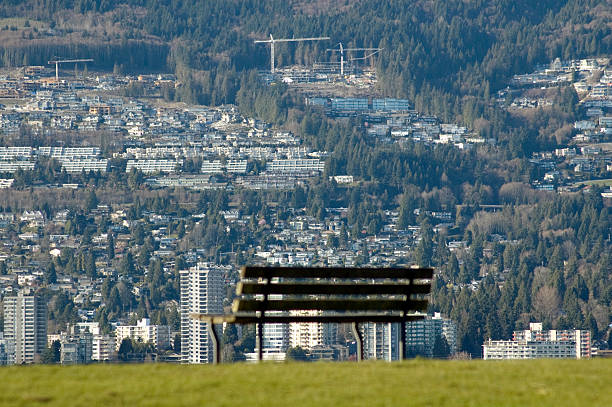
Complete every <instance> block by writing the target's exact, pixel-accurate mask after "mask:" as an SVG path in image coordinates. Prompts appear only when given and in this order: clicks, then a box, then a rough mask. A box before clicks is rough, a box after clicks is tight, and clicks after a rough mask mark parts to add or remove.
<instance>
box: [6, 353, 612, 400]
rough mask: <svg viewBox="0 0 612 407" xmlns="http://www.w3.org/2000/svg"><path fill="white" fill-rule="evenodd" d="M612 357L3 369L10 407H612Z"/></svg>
mask: <svg viewBox="0 0 612 407" xmlns="http://www.w3.org/2000/svg"><path fill="white" fill-rule="evenodd" d="M611 381H612V360H601V359H600V360H584V361H576V360H562V361H552V360H534V361H504V362H491V361H487V362H485V361H429V360H413V361H408V362H403V363H385V362H365V363H361V364H356V363H276V364H262V365H246V364H233V365H222V366H180V365H166V364H149V365H90V366H75V367H62V366H25V367H5V368H0V405H2V406H38V405H46V406H245V407H252V406H491V407H498V406H519V407H529V406H534V407H535V406H537V407H541V406H555V407H559V406H589V407H594V406H611V405H612V391H611V390H610V389H611V387H610V382H611Z"/></svg>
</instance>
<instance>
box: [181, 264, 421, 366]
mask: <svg viewBox="0 0 612 407" xmlns="http://www.w3.org/2000/svg"><path fill="white" fill-rule="evenodd" d="M432 277H433V269H431V268H341V267H251V266H247V267H243V268H242V270H241V273H240V278H241V280H240V282H239V283H238V285H237V287H236V294H237V296H238V298H236V299H235V300H234V302H233V304H232V314H229V315H207V314H191V317H192V318H194V319H198V320H200V321H204V322H207V328H208V333H209V336H210V339H211V342H212V347H213V349H214V357H213V362H214V363H218V362H219V360H220V346H219V339H218V337H217V333H216V331H215V329H214V326H215V325H217V324H222V323H236V324H257V337H256V348H257V358H258V360H262V357H263V324H265V323H291V322H325V323H350V324H352V331H353V334H354V335H355V338H356V341H357V360H358V361H360V360H362V359H363V338H362V336H361V333H360V331H359V326H358V324H359V323H363V322H379V323H390V322H391V323H393V322H397V323H400V324H401V330H400V336H401V341H400V348H399V357H400V360H402V359H403V358H404V353H405V349H406V322H410V321H415V320H419V319H422V318H424V314H423V312H425V311H426V310H427V304H428V303H427V295H428V294H429V292H430V290H431V279H432ZM300 311H310V312H308V313H300ZM313 311H314V312H313Z"/></svg>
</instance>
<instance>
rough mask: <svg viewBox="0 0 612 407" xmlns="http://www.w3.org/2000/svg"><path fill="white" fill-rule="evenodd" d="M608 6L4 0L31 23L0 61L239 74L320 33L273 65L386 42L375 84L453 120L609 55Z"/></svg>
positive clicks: (6, 13)
mask: <svg viewBox="0 0 612 407" xmlns="http://www.w3.org/2000/svg"><path fill="white" fill-rule="evenodd" d="M610 14H611V11H610V8H609V5H608V4H607V2H606V1H593V0H562V1H557V0H544V1H538V2H532V1H527V0H521V1H513V0H503V1H491V0H477V1H470V2H466V1H463V0H449V1H444V2H430V1H425V0H413V1H392V2H379V1H374V0H361V1H357V0H345V1H329V0H318V1H304V0H294V1H282V0H273V1H266V2H261V1H257V0H223V1H221V0H212V1H211V0H206V1H204V0H186V1H181V2H168V1H160V0H105V1H92V0H58V1H54V2H39V1H35V0H26V1H14V0H13V1H5V2H3V4H2V5H0V17H6V18H15V17H17V18H21V19H26V18H29V19H30V20H31V21H30V27H23V26H21V25H19V24H11V23H10V22H8V21H7V22H5V23H4V25H3V24H2V20H0V30H2V29H3V28H4V30H2V31H0V39H6V41H3V42H2V43H3V44H4V45H3V46H1V47H0V57H1V58H0V62H1V63H2V64H3V65H5V66H6V65H20V64H22V63H23V62H24V61H25V62H28V63H42V61H44V60H45V59H46V58H48V57H50V56H52V54H56V55H57V56H62V57H63V56H71V57H77V56H79V57H81V56H83V54H85V53H87V54H89V56H91V57H93V58H95V59H96V60H97V63H98V64H100V65H101V66H104V67H113V66H115V65H116V64H118V65H123V66H125V68H126V69H130V70H139V69H163V68H168V69H174V68H175V67H176V66H178V65H181V66H187V67H190V68H192V69H196V70H208V71H217V70H218V69H222V70H224V71H227V70H230V71H241V70H244V69H252V68H260V69H263V68H265V66H266V65H267V61H268V53H269V50H268V49H267V48H266V47H264V46H260V45H255V44H253V39H254V38H265V37H267V36H268V35H269V34H270V33H273V34H274V35H275V36H277V38H278V37H292V36H296V37H297V36H304V35H327V36H330V37H331V38H332V40H333V42H329V43H323V42H319V43H302V44H298V45H294V46H282V47H278V49H277V58H278V60H279V63H282V64H285V65H286V64H292V63H312V62H314V61H315V60H320V59H322V58H328V56H327V55H325V52H324V50H325V48H328V47H330V46H332V45H333V43H334V42H339V41H342V42H343V43H344V44H345V45H346V46H368V47H370V46H378V47H383V48H385V51H384V52H383V53H381V55H380V57H379V59H378V60H377V61H376V65H377V68H378V71H379V74H380V77H381V79H382V84H381V88H382V90H383V91H384V92H385V93H386V94H388V95H389V96H402V97H409V98H411V99H413V100H417V101H418V102H419V104H422V105H423V106H417V107H426V108H427V109H428V110H434V111H437V113H438V114H443V115H445V116H447V117H450V116H452V115H456V114H457V112H456V111H455V112H453V111H451V109H457V108H459V106H458V103H457V101H456V100H455V99H456V98H461V97H464V96H466V95H471V96H488V95H489V94H490V93H491V92H492V91H493V90H495V89H497V88H500V87H502V86H504V85H505V83H506V81H507V79H508V78H509V77H510V75H512V74H514V73H520V72H527V71H529V70H530V68H531V67H532V66H533V65H534V64H537V63H541V62H545V61H550V60H553V59H554V58H556V57H560V58H561V59H570V58H576V57H585V56H593V55H600V54H609V53H611V51H612V33H611V27H612V23H611V21H612V19H611V18H610ZM35 28H36V30H37V31H34V29H35ZM49 29H51V31H52V32H53V33H54V35H52V36H51V37H50V36H49ZM132 41H136V42H132ZM162 44H163V45H162ZM139 48H141V50H140V51H139ZM132 55H136V57H132ZM213 79H214V78H213ZM234 80H235V79H234ZM218 82H219V83H222V80H219V81H218ZM213 86H216V85H215V84H214V80H213ZM204 88H206V86H204ZM204 91H206V90H205V89H204ZM230 99H232V98H230Z"/></svg>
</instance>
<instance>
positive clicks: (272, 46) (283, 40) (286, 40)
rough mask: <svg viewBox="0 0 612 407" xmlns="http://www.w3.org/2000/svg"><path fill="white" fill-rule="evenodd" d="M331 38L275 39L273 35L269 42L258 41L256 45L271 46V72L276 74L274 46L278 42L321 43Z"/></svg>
mask: <svg viewBox="0 0 612 407" xmlns="http://www.w3.org/2000/svg"><path fill="white" fill-rule="evenodd" d="M329 39H330V38H329V37H309V38H274V37H273V36H272V34H270V39H269V40H256V41H255V44H262V43H265V44H270V72H271V73H274V71H275V67H274V44H276V43H277V42H302V41H320V40H329Z"/></svg>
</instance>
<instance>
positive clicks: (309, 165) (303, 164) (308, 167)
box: [266, 158, 325, 173]
mask: <svg viewBox="0 0 612 407" xmlns="http://www.w3.org/2000/svg"><path fill="white" fill-rule="evenodd" d="M266 170H267V171H268V172H279V173H310V172H313V171H315V172H321V171H323V170H325V161H321V160H317V159H308V158H305V159H296V160H282V159H276V160H273V161H272V162H269V163H267V164H266Z"/></svg>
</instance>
